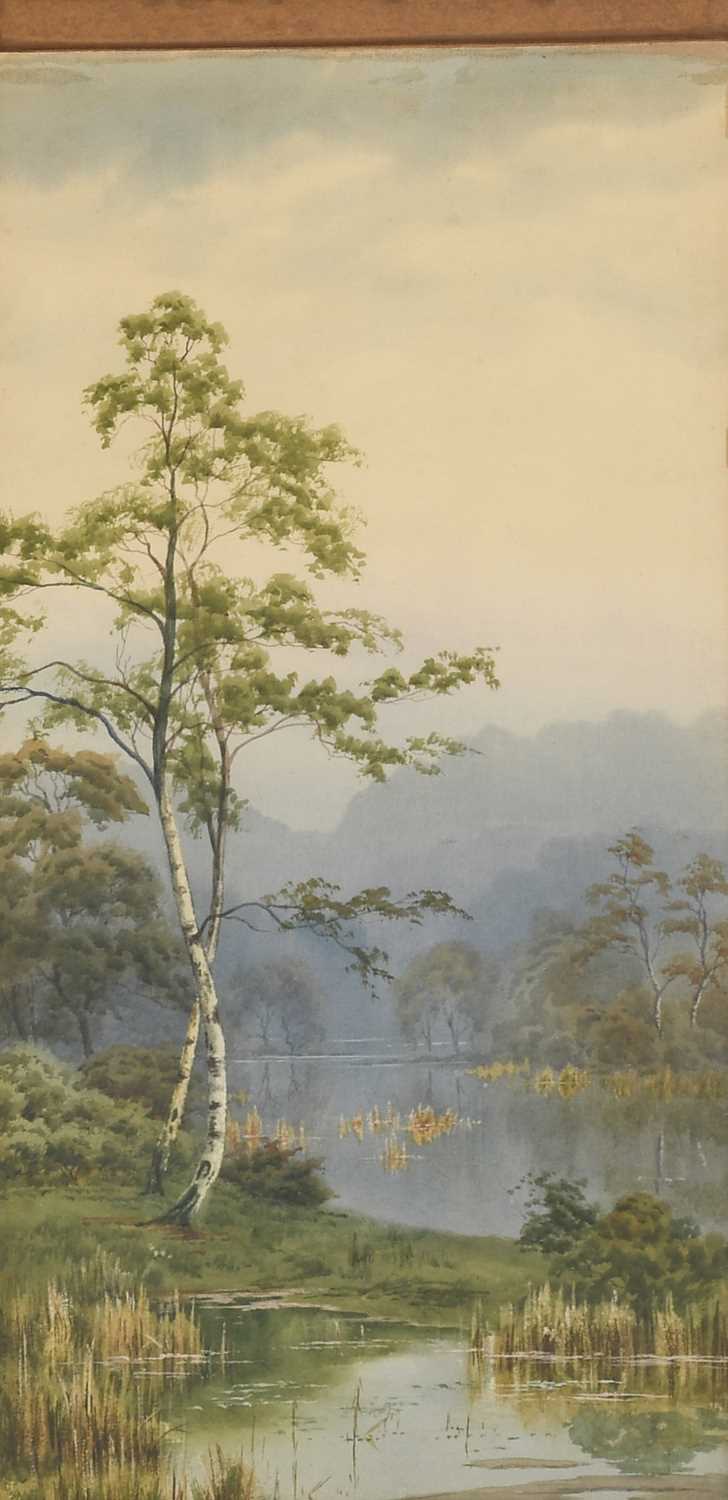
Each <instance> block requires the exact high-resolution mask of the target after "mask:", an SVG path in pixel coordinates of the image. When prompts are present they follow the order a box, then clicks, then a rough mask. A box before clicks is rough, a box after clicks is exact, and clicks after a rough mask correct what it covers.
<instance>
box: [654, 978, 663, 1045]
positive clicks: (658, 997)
mask: <svg viewBox="0 0 728 1500" xmlns="http://www.w3.org/2000/svg"><path fill="white" fill-rule="evenodd" d="M653 993H654V996H655V1000H654V1005H653V1007H652V1019H653V1021H654V1023H655V1031H656V1032H657V1035H658V1036H659V1037H662V990H660V989H654V990H653Z"/></svg>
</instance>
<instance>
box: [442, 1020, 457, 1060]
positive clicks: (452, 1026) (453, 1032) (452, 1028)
mask: <svg viewBox="0 0 728 1500" xmlns="http://www.w3.org/2000/svg"><path fill="white" fill-rule="evenodd" d="M445 1021H446V1024H447V1029H448V1031H449V1032H450V1036H451V1037H452V1044H453V1047H454V1048H455V1056H456V1057H459V1056H460V1038H459V1036H458V1029H457V1025H456V1022H455V1017H454V1015H453V1013H452V1011H448V1014H447V1015H446V1017H445Z"/></svg>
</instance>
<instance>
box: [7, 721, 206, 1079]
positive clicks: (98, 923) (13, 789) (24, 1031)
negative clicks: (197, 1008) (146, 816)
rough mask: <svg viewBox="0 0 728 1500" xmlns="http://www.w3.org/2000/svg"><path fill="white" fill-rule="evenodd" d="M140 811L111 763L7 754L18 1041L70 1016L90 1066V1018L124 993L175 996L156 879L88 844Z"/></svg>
mask: <svg viewBox="0 0 728 1500" xmlns="http://www.w3.org/2000/svg"><path fill="white" fill-rule="evenodd" d="M143 811H146V808H145V806H144V803H143V802H142V801H141V798H140V797H139V793H138V791H137V789H136V787H135V786H134V783H133V782H132V781H131V780H130V778H129V777H126V776H123V775H121V774H120V773H119V771H118V769H117V767H116V765H115V763H114V760H113V757H111V756H109V755H97V754H93V753H89V752H86V751H81V752H77V753H71V752H69V751H65V750H62V749H59V748H56V747H52V746H50V745H49V744H47V743H46V742H45V741H43V740H40V739H33V740H28V741H26V742H25V744H24V745H22V746H21V748H20V750H18V751H17V752H16V753H15V754H10V755H4V756H0V866H1V867H2V875H3V881H2V887H3V897H2V925H1V926H0V955H1V956H2V959H3V975H4V977H3V981H2V984H1V985H0V989H1V990H2V992H3V994H4V996H5V1009H6V1013H7V1012H10V1013H11V1014H12V1016H13V1019H14V1022H15V1029H16V1031H17V1033H18V1035H19V1037H20V1038H21V1039H31V1038H33V1039H34V1038H36V1037H38V1036H40V1035H43V1036H48V1035H50V1036H51V1037H52V1036H54V1035H57V1034H58V1032H59V1030H60V1031H61V1032H62V1030H63V1026H62V1023H63V1019H64V1018H71V1020H72V1022H73V1024H74V1026H75V1027H76V1028H77V1030H78V1034H79V1037H80V1040H81V1045H82V1048H83V1052H84V1056H86V1057H89V1056H90V1055H91V1053H92V1052H93V1048H94V1042H93V1030H94V1021H95V1019H96V1018H97V1017H98V1015H99V1014H100V1013H101V1012H102V1011H103V1010H106V1009H109V1008H112V1009H113V1007H114V1004H115V1002H117V1001H119V1000H120V999H121V996H122V994H123V992H124V990H125V989H127V988H128V986H129V985H133V986H134V989H135V992H136V993H137V994H138V993H139V991H144V992H146V994H147V995H149V996H152V997H155V998H162V997H163V996H165V995H169V993H170V991H171V992H172V993H173V994H174V993H177V995H178V994H179V990H180V984H181V982H182V983H184V975H183V971H182V969H181V968H180V951H179V941H178V940H177V939H175V937H174V934H173V933H172V931H171V929H170V927H169V926H168V924H167V922H166V920H165V918H164V916H163V913H162V910H161V905H160V898H161V893H160V888H159V882H158V880H157V877H156V875H155V874H154V872H153V870H152V869H151V867H150V866H149V865H148V863H147V861H146V860H145V859H144V858H143V857H142V856H141V855H140V854H137V853H135V852H133V851H132V850H129V849H125V848H123V847H122V846H121V845H118V844H115V843H111V842H109V841H100V840H99V841H97V842H94V843H91V844H88V843H85V842H84V835H85V833H86V832H87V830H88V828H89V827H95V828H96V829H103V828H106V827H107V826H108V824H109V823H110V822H116V823H119V822H122V821H124V820H125V819H126V818H127V817H128V816H129V815H130V814H131V813H134V812H136V813H138V812H143ZM59 1021H60V1023H61V1024H60V1026H59V1024H58V1023H59Z"/></svg>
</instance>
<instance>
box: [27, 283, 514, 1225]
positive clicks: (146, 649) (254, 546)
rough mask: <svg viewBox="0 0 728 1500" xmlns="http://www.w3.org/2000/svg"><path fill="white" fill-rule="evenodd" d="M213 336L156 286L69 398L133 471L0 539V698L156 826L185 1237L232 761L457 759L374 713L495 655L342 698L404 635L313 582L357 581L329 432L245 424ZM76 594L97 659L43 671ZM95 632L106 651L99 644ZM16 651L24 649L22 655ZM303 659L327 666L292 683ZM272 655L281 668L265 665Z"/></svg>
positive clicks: (220, 1123) (280, 420)
mask: <svg viewBox="0 0 728 1500" xmlns="http://www.w3.org/2000/svg"><path fill="white" fill-rule="evenodd" d="M226 342H227V338H226V334H225V332H224V329H223V328H222V326H221V325H220V324H219V323H213V322H210V321H209V320H208V319H207V318H206V316H205V314H204V313H203V312H202V311H201V310H200V309H199V308H198V307H197V306H196V304H195V303H194V302H193V301H192V300H191V299H190V298H189V297H187V296H184V295H182V294H181V293H178V292H171V293H164V294H162V295H160V296H158V297H156V298H155V299H154V301H153V302H152V304H151V306H150V308H149V309H148V310H147V311H146V312H143V313H141V314H138V315H133V316H129V317H125V318H123V319H122V321H121V324H120V344H121V349H122V354H123V360H124V364H123V368H122V369H121V371H120V372H118V373H112V374H108V375H105V376H104V377H102V378H101V379H100V380H98V381H96V382H94V384H92V385H91V386H89V387H88V388H87V390H86V392H85V403H86V407H87V409H88V412H89V415H90V417H91V420H92V422H93V425H94V427H95V428H96V431H97V433H98V434H99V436H100V438H101V442H102V444H103V446H104V447H108V446H109V445H110V444H111V443H112V441H113V440H114V438H115V437H116V435H117V434H118V432H119V431H120V429H121V428H122V427H125V428H126V427H127V426H130V425H135V426H137V427H138V428H139V429H140V432H141V437H142V441H141V445H140V447H139V449H138V452H137V456H136V463H135V469H134V473H133V477H131V478H130V479H129V480H128V482H125V483H123V484H121V485H117V486H116V487H115V488H112V489H110V490H109V491H107V492H105V493H104V494H102V495H101V496H100V497H99V498H97V499H95V500H92V501H88V502H85V503H83V504H81V505H80V506H79V507H78V508H77V509H76V510H75V511H73V513H72V514H71V515H70V516H69V517H68V519H67V521H66V522H65V524H63V525H61V526H60V527H59V528H54V527H53V526H51V525H50V524H49V523H48V522H47V521H46V520H45V519H44V518H43V517H41V516H39V515H30V516H23V517H19V518H13V517H7V518H5V519H4V520H3V522H2V525H1V526H0V543H1V544H2V551H3V553H4V554H5V562H4V564H3V567H2V572H1V573H0V590H1V593H0V601H1V602H2V616H1V617H0V649H1V650H2V653H3V660H2V670H1V672H0V702H2V703H4V704H5V706H6V707H10V706H11V705H23V704H32V705H33V706H34V708H35V710H36V711H37V709H38V707H39V705H43V706H44V707H45V723H46V727H47V729H48V730H49V731H50V730H51V729H53V728H54V727H55V726H56V725H58V724H68V723H69V722H70V723H71V724H73V725H74V726H75V727H76V728H77V729H78V730H81V731H88V730H89V729H91V728H97V729H99V730H101V731H103V733H104V734H105V735H106V736H108V737H109V738H110V740H111V741H112V742H113V744H114V746H115V747H116V749H117V750H120V751H122V752H123V753H124V755H126V756H127V757H128V760H129V762H130V765H131V766H132V767H134V768H135V771H136V774H137V775H138V777H139V780H140V784H142V785H143V786H144V787H145V788H146V795H147V796H148V797H149V799H150V801H151V803H152V805H153V807H154V808H155V810H156V814H157V817H158V820H159V826H160V829H161V834H162V838H163V842H164V847H165V851H166V859H167V864H168V868H169V874H170V880H171V886H172V893H173V897H174V902H175V908H176V913H177V919H178V922H179V928H180V932H181V934H182V938H183V941H184V946H185V951H186V955H187V962H188V964H189V969H190V973H191V976H192V981H193V985H194V992H195V996H196V999H195V1003H194V1005H193V1007H192V1009H191V1012H190V1023H189V1027H188V1032H187V1036H186V1038H185V1048H184V1051H183V1055H182V1059H181V1065H180V1078H181V1080H182V1082H181V1085H180V1087H181V1089H182V1091H184V1078H185V1075H186V1077H187V1078H188V1077H189V1071H190V1069H191V1066H192V1059H193V1057H194V1053H195V1049H196V1046H197V1033H198V1030H199V1028H200V1025H201V1026H202V1029H203V1032H204V1040H205V1050H206V1065H207V1079H208V1112H207V1128H206V1134H205V1139H204V1143H203V1146H202V1149H201V1154H200V1158H199V1161H198V1163H197V1165H196V1168H195V1170H194V1174H193V1176H192V1179H191V1181H190V1183H189V1184H188V1186H187V1187H186V1188H185V1189H184V1191H183V1192H182V1193H181V1195H180V1196H179V1198H178V1199H177V1201H176V1202H175V1204H174V1205H173V1206H172V1208H171V1209H170V1210H169V1213H168V1215H167V1217H168V1218H169V1219H170V1221H173V1222H177V1223H181V1224H187V1223H189V1222H190V1220H191V1219H192V1217H193V1216H194V1215H195V1214H197V1213H198V1212H199V1210H200V1208H201V1207H202V1204H203V1203H204V1201H205V1199H206V1197H207V1195H208V1193H209V1191H210V1189H211V1187H212V1185H213V1184H214V1182H215V1181H216V1179H217V1177H218V1174H219V1171H220V1166H221V1163H222V1157H223V1151H224V1143H225V1122H226V1112H227V1085H226V1072H225V1037H224V1033H223V1027H222V1023H221V1018H220V1012H219V1008H218V1003H217V994H216V991H215V983H214V978H213V965H214V959H215V953H216V948H217V945H218V942H219V935H220V925H221V922H222V920H223V912H224V910H225V896H224V873H225V844H226V838H227V836H228V834H229V832H230V830H231V829H233V828H234V827H235V825H236V821H237V819H238V817H239V812H240V805H241V804H240V801H239V796H238V794H237V792H236V790H235V788H234V786H233V769H234V766H235V763H236V762H237V760H238V757H239V756H240V755H241V754H242V753H243V752H244V751H245V750H246V748H248V747H249V746H251V745H253V744H255V743H257V742H258V741H260V739H261V738H263V737H264V736H267V735H272V734H276V733H279V732H282V731H288V730H294V729H300V730H302V731H303V732H306V733H308V734H310V735H312V736H313V737H314V739H315V740H316V741H317V742H318V743H319V744H320V745H321V746H322V748H324V749H325V750H326V751H327V752H328V753H329V754H332V755H338V756H345V757H348V758H349V759H351V760H353V761H354V762H355V763H356V764H357V766H358V768H359V770H360V772H361V774H362V775H363V776H365V777H368V778H369V779H371V780H374V781H382V780H384V779H385V777H386V775H387V773H388V772H389V771H390V770H392V769H394V768H396V767H398V766H414V767H415V768H417V769H418V770H421V771H424V772H432V771H434V770H436V769H437V764H438V759H439V757H440V756H441V755H442V754H449V753H457V752H458V751H459V750H460V749H461V748H462V747H461V746H459V745H457V744H456V743H454V742H453V741H452V740H450V739H448V738H447V737H444V736H441V735H438V734H437V733H434V732H433V733H431V734H428V735H426V736H423V737H410V738H407V739H400V740H399V741H397V742H394V743H393V742H390V741H388V740H386V739H385V738H384V737H383V734H382V732H381V730H380V714H381V711H382V710H383V709H384V708H386V707H387V706H388V705H390V704H394V703H398V702H401V701H403V700H405V699H412V698H421V697H428V696H437V695H445V694H449V693H452V692H454V691H456V690H458V689H459V688H461V687H462V686H463V685H465V684H468V683H473V682H476V681H480V682H481V683H484V684H486V685H487V686H489V687H495V686H497V679H496V674H495V665H494V659H493V655H492V653H491V651H490V650H489V649H487V648H484V647H478V648H476V649H474V650H473V651H472V652H470V653H467V654H462V653H457V652H449V651H443V652H440V653H438V654H437V655H433V656H431V657H428V658H427V659H426V660H425V661H424V662H423V663H422V665H421V666H420V667H419V668H418V669H417V670H416V671H415V672H412V673H402V672H401V671H399V670H398V669H397V667H396V666H394V665H387V666H386V667H385V668H384V669H383V670H382V671H380V672H379V673H378V674H377V675H375V676H373V677H370V678H368V679H367V680H366V681H365V683H364V685H363V686H362V688H361V689H360V690H359V691H356V692H355V691H353V690H352V689H351V688H350V687H345V686H341V685H340V684H339V683H338V682H337V680H336V678H335V676H334V675H333V671H332V670H331V667H330V661H331V658H332V657H333V658H337V657H338V658H345V657H348V656H349V655H350V654H351V653H352V652H353V651H354V650H355V649H357V648H360V649H362V650H363V651H365V652H368V653H372V654H376V653H380V652H383V651H385V652H386V651H389V650H393V649H396V648H397V646H398V645H399V644H400V639H399V636H398V633H397V632H396V631H395V630H393V629H392V628H391V627H389V626H388V625H387V624H386V622H385V621H383V620H382V619H380V618H379V617H378V616H376V615H373V614H371V613H369V612H367V611H365V610H362V609H360V608H358V607H350V608H345V609H340V610H336V609H325V608H323V606H322V605H321V604H320V603H319V602H318V600H317V598H316V595H315V593H314V583H315V581H316V580H321V579H325V578H327V577H340V578H342V577H348V578H349V579H350V580H351V581H352V583H354V582H356V581H357V580H358V578H359V576H360V573H361V569H362V565H363V561H364V559H363V554H362V553H361V551H360V550H359V549H358V547H357V546H356V544H355V539H354V538H355V527H356V517H355V516H354V515H353V514H352V513H351V512H350V511H349V510H348V509H347V507H346V506H344V505H342V504H340V503H339V501H338V500H337V496H336V493H335V490H334V488H333V483H332V470H333V469H334V468H335V467H336V466H337V465H342V464H348V463H352V462H357V461H358V455H357V454H356V452H355V451H354V450H353V449H352V448H351V446H350V445H349V444H348V443H347V441H346V440H345V438H344V437H343V435H342V434H341V432H340V431H339V429H338V428H336V427H333V426H327V427H323V428H315V427H314V426H312V425H311V424H310V423H309V422H308V421H307V420H306V419H304V418H302V417H287V416H283V415H281V414H280V413H277V412H272V411H265V412H261V413H258V414H253V415H248V414H247V413H246V412H245V410H244V407H243V400H244V392H243V387H242V384H241V382H240V381H238V380H234V379H232V378H231V376H230V375H229V373H228V371H227V368H226V367H225V365H224V363H223V360H222V357H221V356H222V350H223V347H224V345H225V343H226ZM272 549H278V550H280V551H281V552H284V553H285V554H286V558H287V557H288V555H289V554H290V553H291V552H293V553H296V554H297V555H298V556H299V558H300V560H301V562H302V564H303V567H304V570H305V573H306V575H307V576H305V577H301V576H298V575H296V574H295V573H294V572H292V571H277V572H273V573H268V572H266V571H265V569H266V567H267V564H268V560H269V558H270V554H271V550H272ZM46 591H52V593H54V594H55V597H56V599H57V600H58V601H59V602H60V605H61V606H62V605H63V604H65V607H66V608H67V607H68V605H69V604H70V603H71V602H73V604H74V607H75V608H76V609H78V611H79V613H81V612H82V613H83V618H84V620H85V621H87V626H88V637H89V640H90V641H93V642H94V643H95V645H96V651H95V655H94V658H93V660H90V661H87V660H67V659H61V658H59V657H57V656H56V655H55V653H53V652H52V651H49V653H48V655H47V656H45V657H41V659H40V660H38V654H39V652H38V640H39V638H42V637H43V634H44V625H46V626H47V627H50V628H49V629H46V632H45V633H46V634H47V635H49V636H50V635H51V633H52V625H53V615H52V613H51V614H50V615H49V616H48V619H47V621H46V619H45V616H44V615H43V614H40V613H38V609H39V605H38V600H39V599H40V600H42V599H43V596H44V594H45V593H46ZM109 625H111V628H112V631H113V633H114V636H115V650H114V651H113V653H110V652H109V651H108V650H106V649H105V648H104V641H105V635H104V631H105V630H106V628H107V627H108V626H109ZM28 642H29V644H30V646H31V648H32V650H31V657H30V659H28V656H27V654H26V655H24V654H23V653H24V650H25V646H26V643H28ZM301 651H303V652H304V653H306V654H308V653H311V654H313V655H314V656H315V655H319V654H320V655H321V656H322V658H323V659H324V661H325V664H326V665H325V668H324V670H323V671H322V672H320V673H313V674H312V675H311V676H306V677H302V676H301V675H299V672H298V671H297V670H294V669H292V668H291V667H290V666H289V662H290V659H291V656H292V655H293V656H294V657H295V656H296V654H297V653H298V654H300V652H301ZM280 655H282V656H283V658H284V659H283V661H282V662H281V661H280V660H279V659H277V658H279V657H280ZM185 822H187V824H188V825H189V826H190V827H191V828H192V829H193V831H194V832H196V833H203V834H204V835H205V837H206V839H207V842H208V845H209V853H210V882H209V903H208V907H207V910H206V912H204V913H200V914H198V913H197V912H196V911H195V906H194V902H193V897H192V889H191V883H190V873H189V869H188V865H187V860H186V858H185V851H184V846H183V841H182V831H183V825H184V823H185Z"/></svg>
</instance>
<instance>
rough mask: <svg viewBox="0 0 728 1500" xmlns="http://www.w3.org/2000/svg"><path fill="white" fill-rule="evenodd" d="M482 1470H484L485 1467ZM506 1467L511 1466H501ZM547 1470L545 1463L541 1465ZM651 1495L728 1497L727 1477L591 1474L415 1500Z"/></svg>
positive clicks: (687, 1499) (699, 1499) (702, 1499)
mask: <svg viewBox="0 0 728 1500" xmlns="http://www.w3.org/2000/svg"><path fill="white" fill-rule="evenodd" d="M483 1467H485V1466H484V1465H483ZM502 1467H503V1468H505V1467H509V1468H510V1464H508V1465H506V1464H503V1465H502ZM540 1467H542V1468H546V1467H548V1465H546V1464H542V1465H540ZM607 1491H612V1492H616V1493H618V1494H620V1495H634V1496H635V1497H638V1496H640V1495H651V1496H654V1497H655V1500H660V1497H664V1500H667V1497H668V1496H670V1497H671V1496H673V1495H680V1496H681V1497H682V1500H706V1497H709V1496H716V1500H717V1497H718V1496H721V1500H725V1497H726V1495H728V1474H649V1475H647V1474H645V1475H643V1474H588V1475H582V1476H581V1478H569V1477H566V1478H563V1479H532V1480H529V1481H527V1482H526V1483H525V1484H503V1485H498V1486H497V1487H496V1486H494V1485H488V1486H487V1488H483V1489H481V1490H452V1491H449V1492H448V1493H446V1494H443V1493H440V1494H438V1495H418V1496H416V1497H412V1500H562V1496H563V1497H565V1496H569V1495H592V1494H604V1493H605V1492H607Z"/></svg>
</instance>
